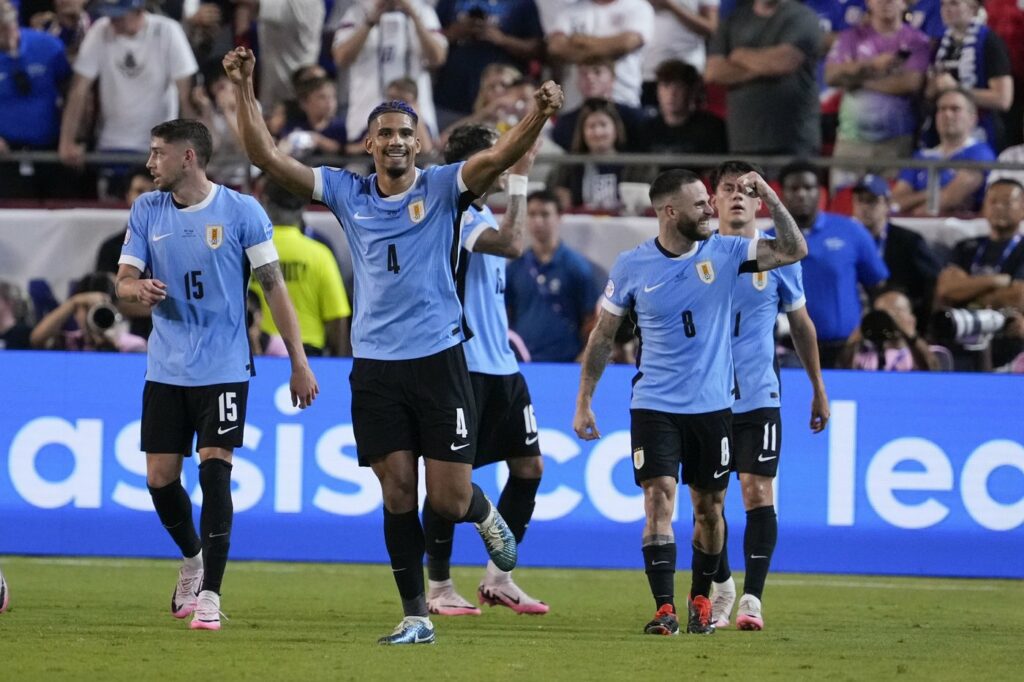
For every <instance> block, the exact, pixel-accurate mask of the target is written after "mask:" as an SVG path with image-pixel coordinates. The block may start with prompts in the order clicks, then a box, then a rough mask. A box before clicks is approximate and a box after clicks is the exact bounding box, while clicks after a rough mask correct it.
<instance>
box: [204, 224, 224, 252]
mask: <svg viewBox="0 0 1024 682" xmlns="http://www.w3.org/2000/svg"><path fill="white" fill-rule="evenodd" d="M223 243H224V226H223V225H207V226H206V245H207V246H209V247H210V248H211V249H219V248H220V245H221V244H223Z"/></svg>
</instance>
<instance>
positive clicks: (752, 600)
mask: <svg viewBox="0 0 1024 682" xmlns="http://www.w3.org/2000/svg"><path fill="white" fill-rule="evenodd" d="M736 627H737V628H738V629H740V630H764V618H762V617H761V600H760V599H758V598H757V597H755V596H754V595H752V594H745V595H743V596H742V597H740V605H739V608H737V609H736Z"/></svg>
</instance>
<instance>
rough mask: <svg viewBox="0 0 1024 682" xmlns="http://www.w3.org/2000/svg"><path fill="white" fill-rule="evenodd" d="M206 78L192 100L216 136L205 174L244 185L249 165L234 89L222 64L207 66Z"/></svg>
mask: <svg viewBox="0 0 1024 682" xmlns="http://www.w3.org/2000/svg"><path fill="white" fill-rule="evenodd" d="M203 82H204V84H203V85H197V86H196V88H195V90H194V92H193V96H192V101H193V103H194V104H195V107H196V109H197V110H198V114H199V116H198V117H199V120H200V121H202V122H203V124H204V125H205V126H206V127H207V128H208V129H209V131H210V137H211V138H212V139H213V156H212V157H211V158H210V163H208V164H207V165H206V177H208V178H210V179H211V180H213V181H214V182H216V183H219V184H221V185H227V186H229V187H232V188H236V189H237V188H240V187H243V186H244V185H245V184H246V183H247V182H248V181H249V168H250V166H249V159H247V158H246V156H245V149H244V148H243V147H242V138H241V136H240V135H239V133H238V123H237V110H238V102H237V101H236V100H235V89H234V88H233V87H231V81H230V80H228V77H227V74H225V73H224V69H223V67H221V66H220V65H218V66H217V68H216V69H214V68H210V69H208V70H207V76H206V77H205V78H204V79H203ZM147 191H148V190H147Z"/></svg>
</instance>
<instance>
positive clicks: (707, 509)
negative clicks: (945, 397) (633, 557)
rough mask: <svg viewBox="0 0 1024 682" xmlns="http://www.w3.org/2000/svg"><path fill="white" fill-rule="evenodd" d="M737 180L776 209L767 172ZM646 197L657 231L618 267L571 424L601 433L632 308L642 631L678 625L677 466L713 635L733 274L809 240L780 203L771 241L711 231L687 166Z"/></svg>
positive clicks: (590, 435) (772, 264)
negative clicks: (618, 346) (644, 611)
mask: <svg viewBox="0 0 1024 682" xmlns="http://www.w3.org/2000/svg"><path fill="white" fill-rule="evenodd" d="M737 183H739V185H740V187H741V188H742V189H743V190H744V191H749V192H755V193H757V194H758V195H759V196H761V197H764V198H765V200H766V201H767V202H768V204H769V206H770V207H772V209H773V211H774V213H778V210H777V208H776V207H777V205H778V199H777V197H776V196H775V193H774V192H773V191H771V189H770V188H769V187H768V185H767V183H765V181H764V180H763V179H762V178H761V176H759V175H757V174H756V173H748V174H745V175H743V176H742V177H740V178H738V179H737ZM650 197H651V203H652V204H653V205H654V210H655V212H656V214H657V216H658V236H657V237H655V238H654V239H652V240H650V241H647V242H644V243H642V244H641V245H640V246H638V247H636V248H635V249H633V250H631V251H626V252H623V253H622V254H620V255H619V257H618V259H617V260H616V261H615V265H614V266H613V267H612V271H611V274H610V276H609V279H608V284H607V286H606V287H605V294H604V298H603V299H602V301H601V311H600V314H599V318H598V321H597V326H596V327H595V328H594V331H592V332H591V334H590V339H589V341H588V342H587V347H586V350H585V351H584V354H583V363H582V365H583V367H582V372H581V376H580V387H579V394H578V396H577V399H576V415H575V417H574V418H573V428H574V430H575V431H576V434H577V435H578V436H579V437H580V438H583V439H584V440H594V439H596V438H600V437H601V433H600V431H599V430H598V428H597V423H596V419H595V417H594V412H593V410H592V409H591V401H592V399H593V395H594V389H595V388H596V386H597V382H598V380H599V379H600V377H601V373H602V372H603V371H604V367H605V365H606V364H607V362H608V357H609V355H610V354H611V352H612V347H613V344H614V340H615V332H616V331H617V330H618V328H619V325H620V324H621V323H622V318H623V317H624V316H625V315H627V314H630V315H631V316H633V317H635V320H636V326H637V327H638V329H639V336H640V340H641V343H640V349H639V350H638V352H637V367H638V369H639V372H638V373H637V375H636V377H635V378H634V380H633V397H632V401H631V409H630V421H631V427H630V430H631V432H632V448H633V469H634V471H633V474H634V478H635V480H636V482H637V484H638V485H640V486H641V487H642V488H643V491H644V512H645V514H646V524H645V526H644V532H643V555H644V565H645V569H646V573H647V579H648V582H649V583H650V587H651V593H652V594H653V595H654V601H655V604H656V606H657V609H658V610H657V612H656V613H655V616H654V619H653V620H651V621H650V622H649V623H648V624H647V625H646V626H645V628H644V632H646V633H648V634H657V635H674V634H676V633H678V632H679V621H678V619H677V616H676V610H675V603H674V599H675V595H674V586H673V582H674V577H675V564H676V542H675V536H674V534H673V530H672V512H673V510H674V509H675V502H676V486H677V481H678V477H679V469H680V464H681V465H682V479H683V482H684V483H686V484H687V485H688V486H689V487H690V499H691V501H692V503H693V513H694V517H695V524H694V528H693V560H692V580H691V584H690V594H689V599H688V611H689V618H688V622H687V628H686V629H687V632H691V633H699V634H710V633H713V632H714V630H715V628H714V624H713V622H712V620H711V601H710V600H709V599H708V595H709V593H710V590H711V581H712V578H713V577H714V576H715V573H716V572H717V571H718V560H719V555H720V554H721V551H722V544H723V540H724V531H725V527H724V523H723V520H722V505H723V502H724V500H725V489H726V486H727V485H728V483H729V471H730V468H731V465H732V448H731V436H732V412H731V410H730V408H731V407H732V404H733V384H734V380H733V363H732V351H731V347H730V334H731V333H732V302H733V292H734V289H735V288H736V284H737V282H739V277H737V275H738V274H740V273H743V272H763V271H766V270H771V269H773V268H777V267H781V266H783V265H789V264H790V263H795V262H796V261H798V260H800V259H801V258H803V257H804V256H805V255H807V244H806V243H805V242H804V238H803V235H801V234H800V230H799V229H798V228H797V226H796V224H795V223H793V221H792V220H788V221H786V220H783V219H782V214H781V213H779V214H778V215H777V216H776V232H777V237H776V238H775V239H765V238H757V237H755V238H753V239H748V238H746V237H726V236H722V235H718V234H713V233H712V232H711V226H710V219H711V215H712V213H713V210H712V207H711V202H710V198H709V197H708V193H707V190H706V189H705V187H704V184H703V183H702V182H701V180H700V178H699V177H697V175H695V174H694V173H692V172H690V171H687V170H670V171H666V172H664V173H662V174H660V175H659V176H658V177H657V178H655V180H654V183H653V184H652V185H651V190H650Z"/></svg>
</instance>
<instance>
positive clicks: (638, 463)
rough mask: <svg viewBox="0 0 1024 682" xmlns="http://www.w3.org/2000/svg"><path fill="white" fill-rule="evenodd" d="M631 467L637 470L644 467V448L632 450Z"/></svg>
mask: <svg viewBox="0 0 1024 682" xmlns="http://www.w3.org/2000/svg"><path fill="white" fill-rule="evenodd" d="M633 468H634V469H636V470H637V471H639V470H640V469H643V468H644V449H643V448H635V449H634V450H633Z"/></svg>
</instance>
